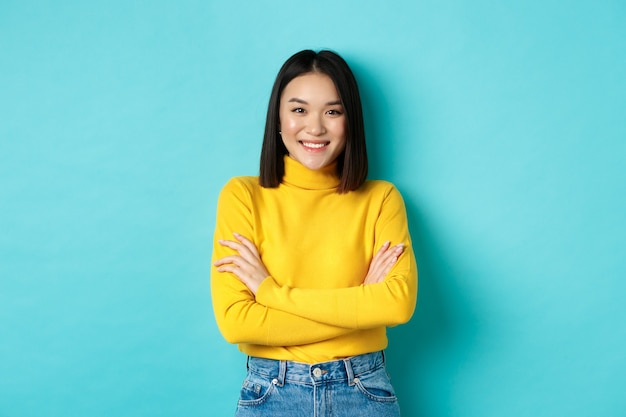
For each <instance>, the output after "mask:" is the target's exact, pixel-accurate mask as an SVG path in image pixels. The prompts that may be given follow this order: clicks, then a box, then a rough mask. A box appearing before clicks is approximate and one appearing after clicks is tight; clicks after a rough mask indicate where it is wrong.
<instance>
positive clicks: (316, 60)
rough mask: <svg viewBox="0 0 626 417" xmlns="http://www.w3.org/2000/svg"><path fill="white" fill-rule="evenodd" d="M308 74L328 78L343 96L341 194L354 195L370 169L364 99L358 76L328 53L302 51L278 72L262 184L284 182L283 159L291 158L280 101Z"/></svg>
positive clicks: (265, 140)
mask: <svg viewBox="0 0 626 417" xmlns="http://www.w3.org/2000/svg"><path fill="white" fill-rule="evenodd" d="M307 73H321V74H325V75H328V76H329V77H330V79H331V80H332V81H333V83H334V84H335V88H336V89H337V92H338V93H339V98H340V99H341V104H342V106H343V110H344V114H345V118H346V130H345V132H346V146H345V149H344V150H343V152H342V153H341V154H340V155H339V156H338V157H337V176H338V177H339V180H340V183H339V186H338V187H337V192H338V193H340V194H341V193H347V192H349V191H354V190H356V189H357V188H359V187H360V186H361V185H362V184H363V183H364V182H365V179H366V177H367V168H368V161H367V148H366V145H365V128H364V125H363V109H362V107H361V97H360V95H359V88H358V86H357V83H356V79H355V78H354V74H352V71H351V70H350V67H349V66H348V64H347V63H346V61H345V60H344V59H343V58H342V57H340V56H339V55H338V54H336V53H335V52H332V51H328V50H323V51H320V52H315V51H312V50H309V49H307V50H304V51H300V52H298V53H296V54H294V55H293V56H291V57H290V58H289V59H288V60H287V61H285V63H284V64H283V66H282V67H281V69H280V71H278V75H277V76H276V81H275V82H274V87H273V88H272V93H271V95H270V100H269V105H268V109H267V118H266V121H265V133H264V135H263V147H262V149H261V169H260V176H259V183H260V184H261V186H263V187H265V188H275V187H278V185H279V184H280V183H281V182H282V180H283V176H284V175H285V163H284V159H283V157H284V155H286V154H287V148H286V147H285V145H284V143H283V141H282V139H281V137H280V133H279V131H280V116H279V108H280V97H281V95H282V92H283V90H284V89H285V87H286V86H287V84H289V82H291V80H293V79H294V78H296V77H298V76H300V75H304V74H307Z"/></svg>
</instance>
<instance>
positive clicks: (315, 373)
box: [248, 351, 385, 386]
mask: <svg viewBox="0 0 626 417" xmlns="http://www.w3.org/2000/svg"><path fill="white" fill-rule="evenodd" d="M384 365H385V355H384V353H383V352H382V351H380V352H373V353H366V354H363V355H358V356H352V357H350V358H345V359H339V360H335V361H330V362H321V363H315V364H308V363H301V362H292V361H280V360H274V359H265V358H257V357H253V356H251V357H249V358H248V370H249V371H250V372H254V373H256V374H259V375H262V376H265V377H268V378H273V379H274V380H275V381H273V382H274V383H275V384H278V385H279V386H282V385H284V383H285V381H289V382H296V383H304V384H307V383H309V384H311V383H312V384H315V383H320V382H330V381H347V382H348V384H349V385H354V384H355V383H356V381H355V378H358V377H359V376H360V375H364V374H367V373H369V372H371V371H373V370H375V369H378V368H380V367H383V366H384Z"/></svg>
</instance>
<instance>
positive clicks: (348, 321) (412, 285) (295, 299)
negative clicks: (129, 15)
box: [256, 187, 417, 329]
mask: <svg viewBox="0 0 626 417" xmlns="http://www.w3.org/2000/svg"><path fill="white" fill-rule="evenodd" d="M374 235H375V239H374V240H375V247H376V248H378V247H380V246H382V244H383V242H385V241H390V242H391V243H392V244H397V243H401V242H402V243H404V244H405V250H404V252H403V253H402V255H401V256H400V257H399V259H398V262H397V263H396V264H395V265H394V267H393V268H392V270H391V271H390V272H389V274H388V276H387V277H386V278H385V280H384V281H383V282H381V283H378V284H372V285H358V286H352V287H347V288H331V289H325V288H323V289H315V288H294V287H289V286H287V285H280V284H278V283H277V281H276V280H275V279H274V278H272V277H269V278H267V279H266V280H265V281H264V282H263V283H262V284H261V286H260V288H259V290H258V292H257V295H256V300H257V302H258V303H260V304H263V305H264V306H267V307H269V308H273V309H277V310H281V311H284V312H286V313H291V314H294V315H297V316H299V317H302V318H306V319H310V320H314V321H316V322H318V323H325V324H328V325H333V326H340V327H347V328H351V329H369V328H375V327H379V326H394V325H397V324H401V323H405V322H407V321H408V320H409V319H410V318H411V315H412V314H413V311H414V309H415V303H416V298H417V267H416V263H415V257H414V253H413V249H412V246H411V239H410V235H409V231H408V224H407V217H406V210H405V206H404V202H403V200H402V197H401V195H400V193H399V192H398V191H397V190H396V188H395V187H391V188H390V189H389V190H388V192H387V194H386V196H385V198H384V200H383V203H382V206H381V208H380V212H379V214H378V218H377V219H376V222H375V232H374ZM320 301H322V302H323V307H320Z"/></svg>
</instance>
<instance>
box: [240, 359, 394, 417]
mask: <svg viewBox="0 0 626 417" xmlns="http://www.w3.org/2000/svg"><path fill="white" fill-rule="evenodd" d="M399 415H400V407H399V406H398V399H397V398H396V394H395V392H394V390H393V387H392V386H391V382H390V381H389V376H388V375H387V371H386V370H385V360H384V355H383V352H375V353H367V354H365V355H359V356H354V357H351V358H346V359H341V360H336V361H332V362H323V363H317V364H313V365H310V364H306V363H300V362H291V361H277V360H272V359H263V358H255V357H251V358H249V359H248V375H247V376H246V379H245V380H244V382H243V386H242V387H241V394H240V396H239V402H238V404H237V412H236V414H235V416H236V417H255V416H271V417H282V416H284V417H330V416H332V417H353V416H359V417H361V416H367V417H398V416H399Z"/></svg>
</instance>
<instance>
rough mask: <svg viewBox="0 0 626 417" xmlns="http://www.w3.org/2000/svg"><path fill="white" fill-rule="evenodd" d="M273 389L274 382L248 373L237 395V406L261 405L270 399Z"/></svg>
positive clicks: (274, 386)
mask: <svg viewBox="0 0 626 417" xmlns="http://www.w3.org/2000/svg"><path fill="white" fill-rule="evenodd" d="M275 388H276V384H275V381H274V380H272V379H270V378H268V377H263V376H261V375H257V374H254V373H248V375H247V376H246V379H245V380H244V381H243V384H242V386H241V391H240V393H239V405H240V406H255V405H261V404H263V403H264V402H265V401H266V400H267V399H268V398H269V397H270V395H271V394H272V392H273V391H274V389H275Z"/></svg>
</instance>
